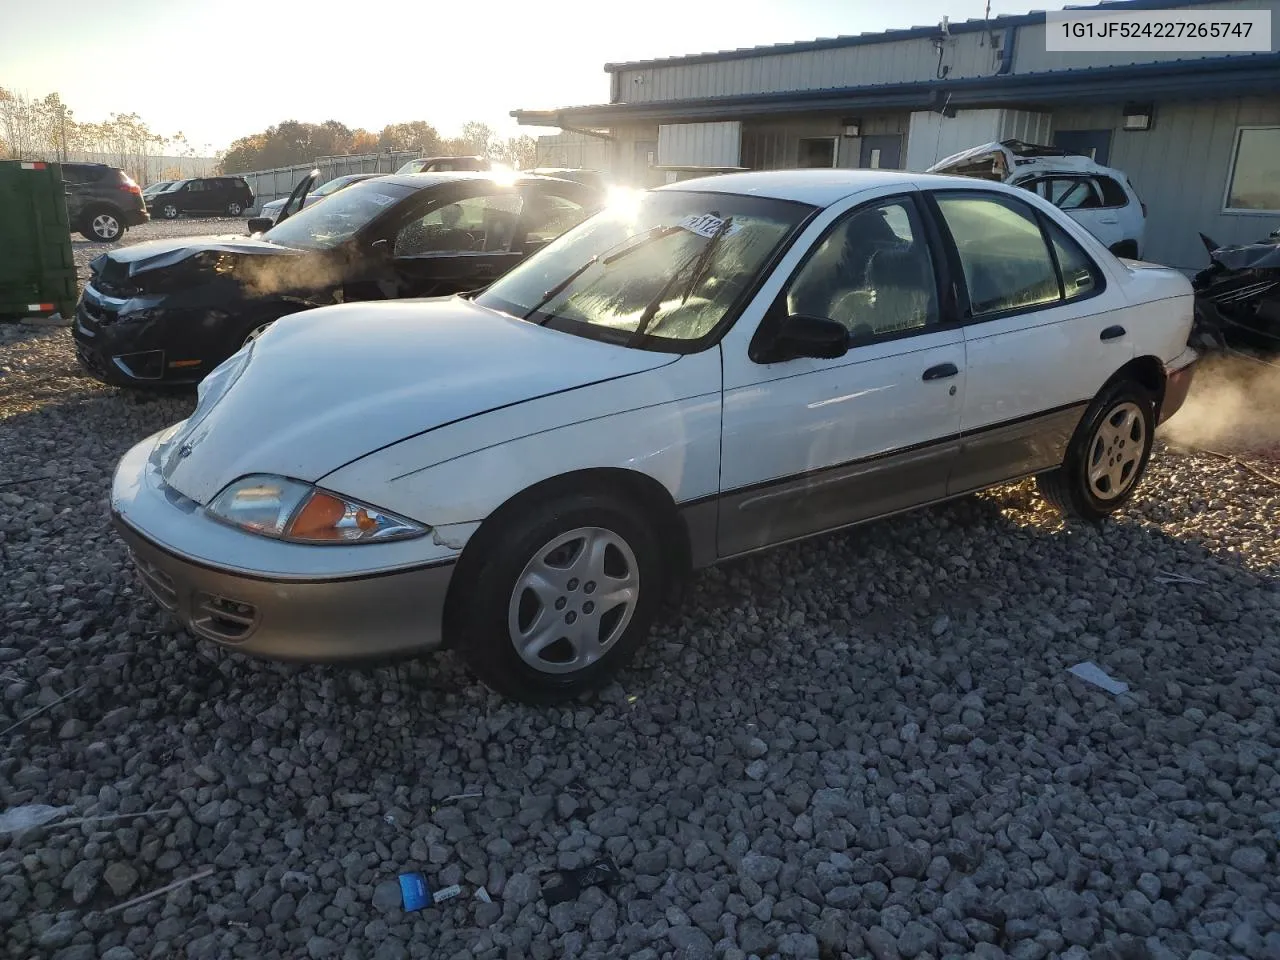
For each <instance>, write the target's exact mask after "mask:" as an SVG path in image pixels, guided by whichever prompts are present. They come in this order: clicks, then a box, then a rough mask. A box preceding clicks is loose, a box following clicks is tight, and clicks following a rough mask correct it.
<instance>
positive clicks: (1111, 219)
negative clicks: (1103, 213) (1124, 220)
mask: <svg viewBox="0 0 1280 960" xmlns="http://www.w3.org/2000/svg"><path fill="white" fill-rule="evenodd" d="M1098 222H1099V223H1119V222H1120V221H1119V220H1117V219H1116V218H1115V217H1100V218H1099V219H1098Z"/></svg>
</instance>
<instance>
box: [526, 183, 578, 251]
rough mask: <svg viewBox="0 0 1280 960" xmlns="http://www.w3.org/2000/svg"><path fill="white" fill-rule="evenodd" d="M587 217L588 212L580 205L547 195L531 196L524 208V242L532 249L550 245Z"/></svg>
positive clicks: (537, 194)
mask: <svg viewBox="0 0 1280 960" xmlns="http://www.w3.org/2000/svg"><path fill="white" fill-rule="evenodd" d="M586 216H587V211H586V209H585V208H584V207H583V206H582V204H580V203H575V202H574V201H572V200H568V199H566V198H564V197H556V196H552V195H550V194H546V193H534V194H531V195H530V196H529V197H528V199H527V200H526V201H525V206H524V217H525V234H524V242H525V243H526V244H527V245H528V246H530V247H537V246H542V245H544V244H547V243H550V242H551V241H552V240H554V239H555V238H556V237H558V236H560V234H562V233H564V232H565V231H566V230H568V229H569V228H570V227H575V226H577V225H578V224H579V223H581V222H582V221H583V220H584V219H586Z"/></svg>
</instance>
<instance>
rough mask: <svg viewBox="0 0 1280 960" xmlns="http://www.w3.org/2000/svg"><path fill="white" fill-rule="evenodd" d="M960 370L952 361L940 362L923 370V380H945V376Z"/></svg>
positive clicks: (952, 374) (951, 375)
mask: <svg viewBox="0 0 1280 960" xmlns="http://www.w3.org/2000/svg"><path fill="white" fill-rule="evenodd" d="M959 372H960V370H959V369H958V368H957V367H956V365H955V364H954V363H940V364H938V365H937V366H936V367H930V368H929V369H928V370H926V371H925V372H924V377H923V378H922V379H924V380H945V379H946V378H947V377H954V376H955V375H956V374H957V373H959Z"/></svg>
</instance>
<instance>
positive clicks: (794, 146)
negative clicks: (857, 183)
mask: <svg viewBox="0 0 1280 960" xmlns="http://www.w3.org/2000/svg"><path fill="white" fill-rule="evenodd" d="M841 119H842V118H841V116H839V115H837V114H831V115H829V116H825V117H823V116H815V117H796V118H794V119H790V120H777V121H765V120H760V121H748V122H746V123H744V124H743V127H742V165H743V166H744V167H749V168H750V169H752V170H784V169H790V168H793V167H795V166H796V165H797V163H798V161H799V145H800V141H801V140H802V139H804V138H806V137H836V138H837V140H836V144H837V151H838V152H837V157H836V166H837V167H844V168H850V169H852V168H856V167H857V166H858V165H859V159H860V154H861V149H862V140H861V138H859V137H846V136H843V131H844V128H843V125H842V123H841ZM861 120H862V129H861V133H862V134H864V135H865V136H869V137H870V136H880V135H885V134H894V133H896V134H905V133H906V132H907V128H908V124H909V115H908V114H906V113H874V114H866V115H864V116H862V117H861Z"/></svg>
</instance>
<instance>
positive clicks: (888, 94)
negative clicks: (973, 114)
mask: <svg viewBox="0 0 1280 960" xmlns="http://www.w3.org/2000/svg"><path fill="white" fill-rule="evenodd" d="M1118 83H1123V84H1124V86H1123V87H1117V84H1118ZM1278 87H1280V53H1256V54H1249V55H1244V56H1232V57H1211V58H1203V59H1197V60H1175V61H1172V62H1170V61H1163V62H1155V63H1140V64H1125V65H1122V66H1113V67H1084V68H1079V69H1072V70H1051V71H1047V72H1044V73H1029V74H1022V75H1020V76H1019V75H1013V76H1001V75H996V76H986V77H971V78H966V79H958V80H944V81H936V80H928V81H915V82H911V83H894V84H878V85H875V86H864V87H828V88H825V89H818V90H795V91H788V92H781V93H758V94H737V95H734V96H724V97H702V98H698V99H691V100H657V101H647V102H639V103H608V104H598V105H594V106H581V107H565V108H563V109H560V110H551V111H547V110H541V111H539V110H513V111H511V116H513V117H515V118H516V119H517V120H519V121H520V122H521V123H527V124H530V125H532V126H562V125H564V124H570V125H572V124H578V125H586V126H590V125H597V126H602V125H607V124H609V123H611V122H618V121H638V120H663V119H682V118H688V119H704V118H726V119H728V118H735V117H750V116H758V115H760V114H774V113H792V112H797V111H808V112H815V111H826V110H841V109H855V108H856V109H877V108H878V109H912V110H914V109H930V108H933V107H935V106H937V105H939V104H940V103H941V102H942V101H943V99H944V98H946V97H947V96H948V95H949V96H950V97H951V100H950V104H951V106H955V107H961V108H964V107H974V106H996V105H1000V104H1015V103H1018V102H1023V103H1026V102H1032V103H1035V102H1040V103H1051V102H1062V101H1079V100H1081V99H1085V98H1089V97H1092V98H1095V99H1098V100H1101V101H1102V102H1117V101H1120V100H1129V99H1134V98H1137V97H1154V98H1169V97H1193V98H1197V99H1205V98H1214V97H1231V96H1243V95H1249V94H1258V93H1268V92H1271V91H1273V90H1275V89H1277V88H1278Z"/></svg>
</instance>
